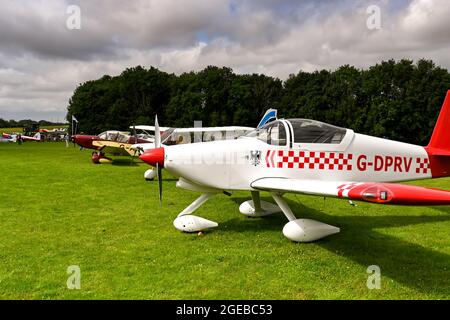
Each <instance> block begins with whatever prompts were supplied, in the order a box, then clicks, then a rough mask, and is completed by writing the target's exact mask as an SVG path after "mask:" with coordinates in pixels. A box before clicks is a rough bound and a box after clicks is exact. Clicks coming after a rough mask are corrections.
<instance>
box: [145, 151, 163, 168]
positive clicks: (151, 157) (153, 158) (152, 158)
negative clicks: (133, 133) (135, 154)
mask: <svg viewBox="0 0 450 320" xmlns="http://www.w3.org/2000/svg"><path fill="white" fill-rule="evenodd" d="M139 159H141V160H142V161H144V162H145V163H148V164H149V165H151V166H153V167H156V164H159V165H160V166H161V167H164V148H155V149H151V150H148V151H146V152H144V153H143V154H141V155H140V156H139Z"/></svg>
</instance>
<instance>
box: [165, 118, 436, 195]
mask: <svg viewBox="0 0 450 320" xmlns="http://www.w3.org/2000/svg"><path fill="white" fill-rule="evenodd" d="M308 121H310V120H308ZM277 122H278V127H277V137H278V138H277V139H274V138H273V137H272V139H270V138H269V139H261V137H262V136H263V137H264V135H262V136H261V135H259V136H258V135H257V136H253V137H252V136H251V135H250V137H242V138H240V139H237V140H230V141H213V142H206V143H198V144H192V145H175V146H169V147H165V148H164V151H165V155H164V157H165V158H164V167H165V168H166V169H167V170H168V171H170V172H172V173H173V174H175V175H177V176H180V177H183V178H185V179H187V180H189V181H191V182H193V183H195V184H199V185H204V186H208V187H212V188H217V189H222V190H252V188H251V186H250V185H251V183H252V182H253V181H255V180H257V179H260V178H267V177H281V178H293V179H315V180H329V181H333V180H334V181H355V182H356V181H364V182H397V181H406V180H416V179H427V178H431V177H432V172H431V168H430V158H429V155H428V153H427V151H426V150H425V148H424V147H421V146H416V145H412V144H408V143H402V142H397V141H392V140H388V139H382V138H377V137H372V136H368V135H363V134H357V133H354V132H353V131H352V130H350V129H342V128H338V129H340V131H339V130H337V129H336V130H335V131H336V132H335V133H333V132H331V133H330V138H327V137H326V134H322V135H323V137H322V136H321V137H319V139H318V140H319V141H317V142H311V141H313V140H314V137H312V138H311V137H308V138H305V139H302V138H299V137H296V136H295V135H296V134H299V135H300V134H302V130H301V128H300V127H299V129H298V130H297V128H296V127H295V126H296V125H300V123H294V122H293V121H289V120H280V121H277ZM311 122H312V125H314V124H315V123H318V122H313V121H311ZM319 124H321V125H322V123H319ZM324 125H326V124H324ZM305 127H306V126H305ZM331 127H332V126H331ZM334 128H337V127H334ZM342 130H345V131H342ZM316 131H317V130H316ZM273 132H275V131H273ZM273 132H272V135H273ZM305 133H306V134H307V132H303V134H305ZM314 134H317V133H314ZM336 137H337V138H336ZM308 139H309V140H308ZM333 139H335V140H333ZM264 140H265V141H264ZM302 141H305V142H302ZM320 141H321V142H320Z"/></svg>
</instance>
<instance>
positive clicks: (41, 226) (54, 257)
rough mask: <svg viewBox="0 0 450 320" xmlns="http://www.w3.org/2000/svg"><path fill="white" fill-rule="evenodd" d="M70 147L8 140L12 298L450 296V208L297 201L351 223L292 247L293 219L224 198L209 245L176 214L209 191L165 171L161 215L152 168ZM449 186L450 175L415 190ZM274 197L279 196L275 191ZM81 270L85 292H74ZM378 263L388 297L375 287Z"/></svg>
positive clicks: (1, 198) (4, 177) (210, 208)
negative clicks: (251, 214) (181, 227)
mask: <svg viewBox="0 0 450 320" xmlns="http://www.w3.org/2000/svg"><path fill="white" fill-rule="evenodd" d="M90 154H91V151H89V150H83V151H79V149H78V148H73V147H72V145H70V147H69V148H66V147H65V145H64V143H33V142H27V143H25V144H23V145H18V144H8V143H2V144H0V168H1V173H0V227H1V232H0V298H1V299H449V298H450V232H449V231H450V207H399V206H382V205H374V204H369V203H362V202H358V203H357V206H355V207H353V206H350V205H349V204H348V202H347V201H344V200H338V199H332V198H327V199H325V200H324V199H323V198H321V197H312V196H302V195H288V196H287V199H288V201H289V204H290V205H291V208H292V209H293V211H294V212H295V213H296V215H297V217H298V218H312V219H316V220H319V221H322V222H326V223H330V224H332V225H335V226H338V227H340V228H341V232H340V233H339V234H337V235H333V236H330V237H328V238H325V239H322V240H320V241H317V242H314V243H308V244H298V243H293V242H290V241H289V240H287V239H286V238H285V237H284V236H283V234H282V232H281V230H282V228H283V226H284V224H285V223H286V222H287V220H286V218H285V217H284V215H283V214H281V213H280V214H277V215H274V216H269V217H266V218H256V219H251V218H247V217H245V216H243V215H241V214H240V213H239V211H238V206H239V204H240V203H241V202H242V201H245V200H247V199H249V197H250V195H249V194H248V193H245V192H235V193H233V195H232V196H231V197H227V196H225V195H218V196H216V197H214V198H212V199H211V200H210V201H208V202H207V203H206V204H205V205H203V206H202V207H201V208H200V209H199V210H198V211H197V213H196V214H197V215H199V216H202V217H205V218H207V219H211V220H213V221H216V222H218V223H219V227H218V228H217V229H215V230H212V231H209V232H206V233H205V234H204V235H203V236H198V235H197V234H184V233H181V232H179V231H178V230H176V229H175V228H174V227H173V226H172V221H173V219H174V218H175V217H176V216H177V214H178V213H179V212H180V211H182V210H183V209H184V208H185V207H186V206H187V205H188V204H190V203H191V202H192V201H193V200H194V199H195V198H196V197H197V196H198V194H197V193H193V192H190V191H185V190H181V189H177V188H176V187H175V181H176V180H175V179H173V177H171V176H169V175H168V174H167V172H164V183H163V191H164V199H163V206H162V208H160V206H159V201H158V196H157V192H158V191H157V190H158V187H157V184H156V183H154V182H145V181H144V179H143V173H144V172H145V170H147V169H148V166H147V165H146V164H144V163H142V162H140V161H135V162H134V163H133V164H132V163H131V162H130V161H129V160H126V159H124V160H119V161H116V162H115V163H114V164H112V165H108V164H106V165H93V164H92V163H91V161H90ZM414 183H415V184H418V185H423V186H427V187H436V188H442V189H447V190H450V179H449V178H445V179H436V180H426V181H420V182H414ZM262 198H263V199H265V200H270V197H269V196H268V194H264V193H263V194H262ZM70 265H78V266H79V267H80V269H81V289H80V290H69V289H68V288H67V286H66V281H67V278H68V276H69V275H68V274H67V267H68V266H70ZM369 265H378V266H379V267H380V268H381V289H379V290H377V289H374V290H369V289H368V288H367V286H366V281H367V277H368V275H369V274H368V273H367V272H366V269H367V267H368V266H369Z"/></svg>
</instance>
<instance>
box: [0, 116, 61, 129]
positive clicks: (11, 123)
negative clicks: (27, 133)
mask: <svg viewBox="0 0 450 320" xmlns="http://www.w3.org/2000/svg"><path fill="white" fill-rule="evenodd" d="M59 125H60V126H65V125H66V123H58V122H50V121H47V120H39V121H34V120H31V119H24V120H18V121H17V120H4V119H2V118H0V128H29V127H37V128H39V127H45V126H59Z"/></svg>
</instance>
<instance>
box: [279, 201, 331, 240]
mask: <svg viewBox="0 0 450 320" xmlns="http://www.w3.org/2000/svg"><path fill="white" fill-rule="evenodd" d="M271 194H272V197H273V199H274V200H275V202H276V203H277V204H278V206H279V207H280V208H281V210H282V211H283V213H284V215H285V216H286V218H287V219H288V220H289V222H288V223H286V225H285V226H284V228H283V234H284V236H285V237H286V238H288V239H290V240H292V241H296V242H311V241H315V240H319V239H321V238H323V237H326V236H329V235H331V234H335V233H338V232H339V231H340V229H339V228H337V227H334V226H331V225H329V224H326V223H323V222H320V221H315V220H311V219H297V218H296V217H295V215H294V213H293V212H292V210H291V208H290V207H289V205H288V204H287V202H286V201H285V200H284V199H283V197H282V195H281V194H280V193H276V192H272V193H271Z"/></svg>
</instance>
